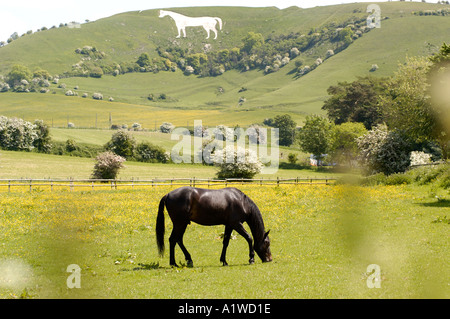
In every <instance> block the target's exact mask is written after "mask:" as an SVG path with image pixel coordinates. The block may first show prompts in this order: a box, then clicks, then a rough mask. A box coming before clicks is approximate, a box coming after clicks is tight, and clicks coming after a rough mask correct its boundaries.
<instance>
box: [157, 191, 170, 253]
mask: <svg viewBox="0 0 450 319" xmlns="http://www.w3.org/2000/svg"><path fill="white" fill-rule="evenodd" d="M166 197H167V195H164V197H163V198H161V201H160V202H159V209H158V216H157V217H156V243H157V245H158V251H159V255H160V256H163V255H164V233H165V231H166V229H165V223H164V206H165V204H166Z"/></svg>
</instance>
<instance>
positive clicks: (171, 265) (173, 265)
mask: <svg viewBox="0 0 450 319" xmlns="http://www.w3.org/2000/svg"><path fill="white" fill-rule="evenodd" d="M170 267H172V268H180V266H178V265H177V264H170Z"/></svg>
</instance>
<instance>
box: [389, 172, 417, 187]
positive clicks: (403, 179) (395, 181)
mask: <svg viewBox="0 0 450 319" xmlns="http://www.w3.org/2000/svg"><path fill="white" fill-rule="evenodd" d="M411 182H412V179H411V177H409V176H408V175H406V174H402V173H396V174H392V175H389V176H387V177H386V180H385V182H384V185H404V184H411Z"/></svg>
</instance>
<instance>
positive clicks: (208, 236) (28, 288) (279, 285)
mask: <svg viewBox="0 0 450 319" xmlns="http://www.w3.org/2000/svg"><path fill="white" fill-rule="evenodd" d="M237 187H238V188H239V189H241V190H242V191H243V192H245V193H246V194H247V195H248V196H249V197H250V198H252V199H253V200H254V201H255V203H256V204H257V205H258V207H259V208H260V210H261V213H262V215H263V219H264V223H265V226H266V229H270V230H271V232H270V239H271V250H272V255H273V258H274V260H273V262H271V263H264V264H263V263H261V261H260V260H259V259H258V260H257V261H256V264H254V265H249V264H248V246H247V243H246V241H245V240H244V239H243V238H242V237H240V236H239V235H237V234H236V233H233V238H232V240H231V241H230V246H229V248H228V255H227V257H228V258H227V260H228V263H229V266H228V267H223V266H221V263H220V262H219V258H220V253H221V249H222V238H221V235H222V233H223V231H224V227H223V226H215V227H205V226H199V225H196V224H191V225H190V226H189V227H188V229H187V231H186V235H185V237H184V243H185V245H186V247H187V248H188V249H189V251H190V253H191V255H192V257H193V261H194V265H195V266H194V267H193V268H188V267H185V266H181V267H180V268H171V267H169V260H168V259H169V257H168V253H166V255H165V256H164V257H163V258H160V257H159V256H158V252H157V248H156V239H155V221H156V213H157V208H158V204H159V200H160V199H161V197H162V196H163V195H165V194H166V193H167V192H169V191H170V190H172V189H174V187H169V186H167V187H166V186H161V187H152V188H135V189H133V190H131V189H128V190H127V189H118V190H109V189H108V190H97V189H96V190H93V191H91V190H88V191H86V190H82V189H78V190H75V191H70V190H69V189H62V190H55V191H53V192H51V191H49V190H47V189H45V190H40V189H34V190H33V191H31V192H30V191H25V190H24V191H18V190H16V191H13V192H11V193H7V192H2V193H0V207H1V208H0V298H294V299H295V298H422V297H437V298H448V297H450V288H449V284H450V282H449V278H450V270H449V269H450V264H449V263H450V262H449V257H448V247H449V241H448V238H450V237H449V235H450V232H449V225H448V224H449V220H448V217H447V216H450V208H449V205H448V202H446V201H439V200H437V199H435V198H430V196H429V195H428V194H427V193H426V192H424V191H423V190H422V189H420V188H418V187H412V186H410V185H400V186H374V187H368V186H366V187H362V186H349V185H332V186H331V185H328V186H325V185H316V186H311V185H280V186H278V187H277V186H257V187H255V186H246V185H239V186H237ZM166 214H167V213H166ZM166 216H167V215H166ZM171 227H172V224H171V222H170V219H169V218H166V240H168V236H169V234H170V231H171ZM234 235H236V236H234ZM182 257H183V255H182V253H181V251H180V250H179V249H178V248H177V255H176V258H177V263H178V264H179V265H185V262H184V260H182ZM72 264H76V265H78V266H79V267H80V268H81V277H80V282H81V287H80V288H69V287H68V285H67V279H68V277H69V275H70V273H68V272H67V267H68V265H72ZM373 264H375V265H379V268H380V269H381V273H380V275H379V278H378V279H379V281H380V285H381V287H380V288H372V289H371V288H369V285H368V280H369V279H370V278H371V277H370V276H371V274H370V273H369V272H368V270H367V269H368V266H369V265H373Z"/></svg>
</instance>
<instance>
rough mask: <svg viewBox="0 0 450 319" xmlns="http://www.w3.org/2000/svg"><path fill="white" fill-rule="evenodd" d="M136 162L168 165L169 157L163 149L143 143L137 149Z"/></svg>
mask: <svg viewBox="0 0 450 319" xmlns="http://www.w3.org/2000/svg"><path fill="white" fill-rule="evenodd" d="M136 160H137V161H139V162H146V163H167V162H168V161H169V157H168V156H167V154H166V152H165V151H164V149H163V148H162V147H160V146H156V145H153V144H151V143H149V142H142V143H140V144H138V146H137V147H136Z"/></svg>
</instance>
